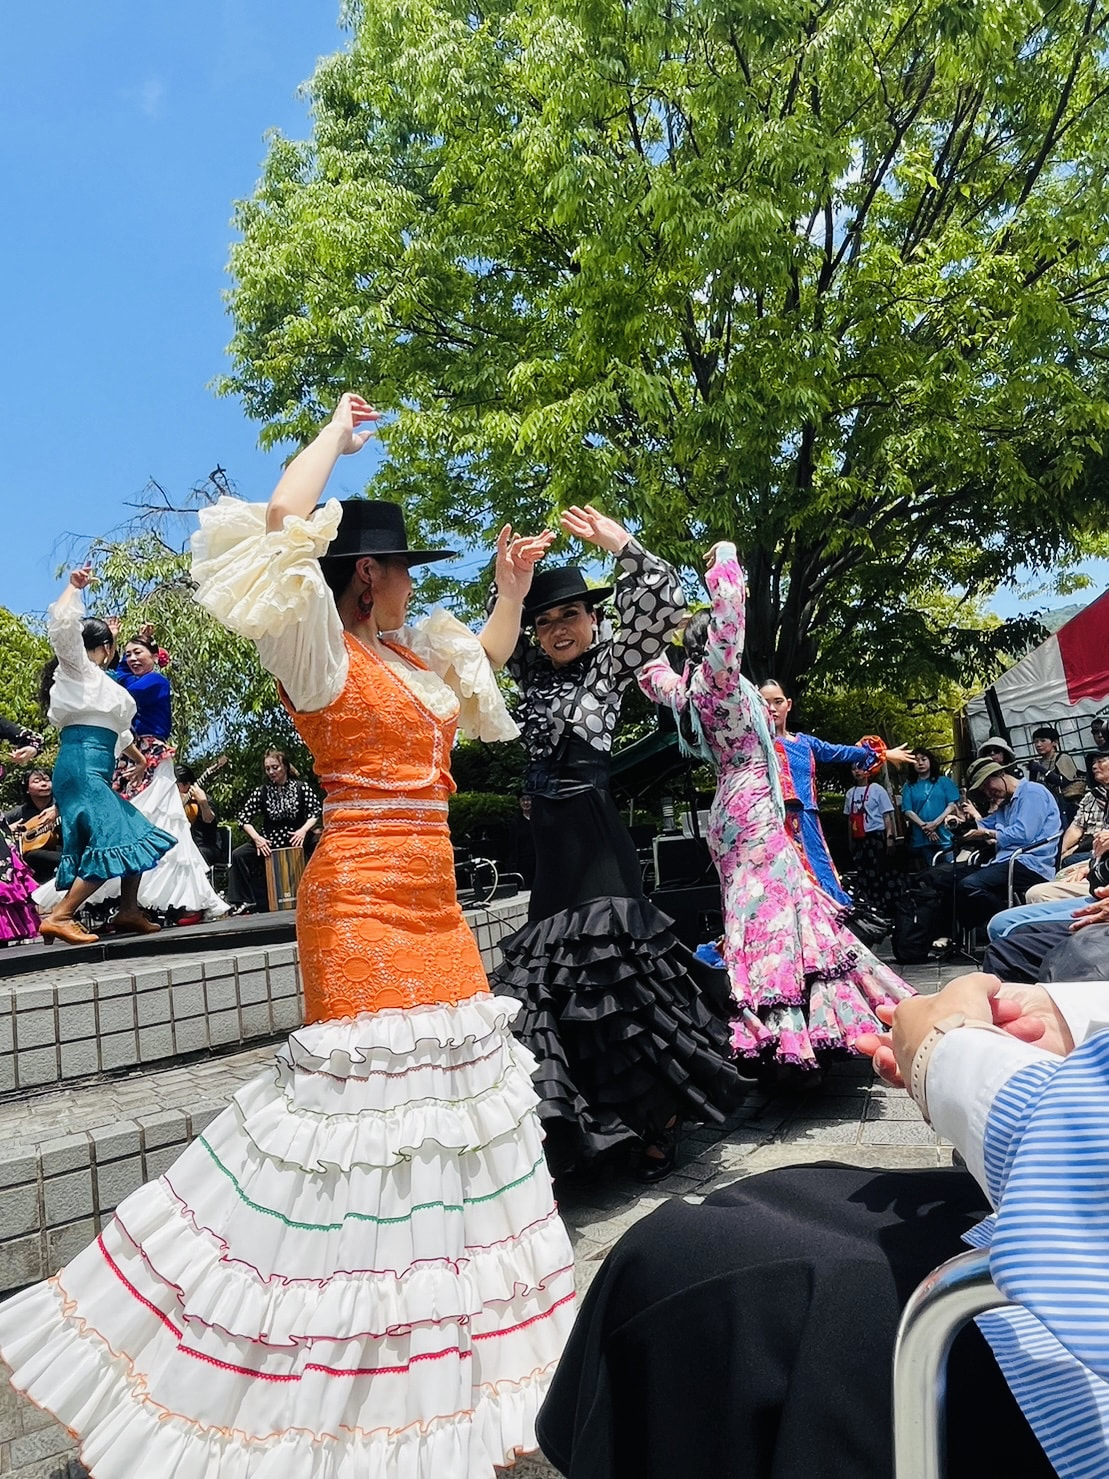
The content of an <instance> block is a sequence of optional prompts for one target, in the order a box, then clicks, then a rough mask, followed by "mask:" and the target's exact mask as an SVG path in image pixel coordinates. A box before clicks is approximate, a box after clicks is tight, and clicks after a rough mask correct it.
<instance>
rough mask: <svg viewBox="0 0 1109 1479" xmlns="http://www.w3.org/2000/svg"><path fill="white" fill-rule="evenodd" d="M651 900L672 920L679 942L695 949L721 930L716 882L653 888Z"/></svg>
mask: <svg viewBox="0 0 1109 1479" xmlns="http://www.w3.org/2000/svg"><path fill="white" fill-rule="evenodd" d="M651 903H652V904H653V905H654V906H655V908H656V909H661V910H662V912H663V914H669V916H670V918H671V919H672V920H673V921H674V933H675V934H676V935H677V937H678V939H679V940H681V942H682V944H683V945H688V946H689V948H690V949H691V950H696V948H697V946H698V945H703V944H704V943H705V941H706V940H717V939H719V938H720V936H721V935H722V934H723V933H724V916H723V912H722V908H721V898H720V885H719V884H718V883H712V884H707V883H706V884H701V885H699V886H698V887H697V888H656V889H655V891H654V893H653V894H652V895H651Z"/></svg>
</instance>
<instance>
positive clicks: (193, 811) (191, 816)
mask: <svg viewBox="0 0 1109 1479" xmlns="http://www.w3.org/2000/svg"><path fill="white" fill-rule="evenodd" d="M230 763H231V756H230V755H220V756H219V758H218V759H216V760H213V761H212V763H211V765H209V766H208V767H207V768H206V769H205V770H202V771H201V772H200V774H199V775H198V776H197V778H196V780H195V781H193V785H194V786H199V787H200V788H201V789H202V790H203V788H204V782H205V781H206V780H207V779H208V777H209V776H210V775H215V773H216V771H217V770H222V769H223V767H224V766H225V765H230ZM190 790H191V788H190ZM199 815H200V802H199V801H191V800H187V801H186V802H185V816H186V817H187V818H188V822H189V826H190V827H191V826H192V825H193V823H194V822H195V821H196V819H197V817H198V816H199Z"/></svg>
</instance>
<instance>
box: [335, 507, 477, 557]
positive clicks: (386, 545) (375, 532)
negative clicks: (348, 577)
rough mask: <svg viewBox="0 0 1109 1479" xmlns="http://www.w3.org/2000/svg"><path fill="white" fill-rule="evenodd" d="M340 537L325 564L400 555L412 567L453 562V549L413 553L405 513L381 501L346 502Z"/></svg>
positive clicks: (426, 550) (337, 535) (339, 530)
mask: <svg viewBox="0 0 1109 1479" xmlns="http://www.w3.org/2000/svg"><path fill="white" fill-rule="evenodd" d="M340 503H341V507H342V510H343V517H342V519H341V521H340V523H339V529H338V533H337V534H336V535H335V538H334V539H333V540H332V541H331V543H330V544H329V545H328V547H327V553H326V554H325V555H321V556H320V559H321V560H360V559H361V558H362V556H363V555H375V556H377V557H379V558H383V557H384V556H386V555H400V556H401V558H402V559H404V560H406V561H407V562H408V564H409V565H430V564H431V563H432V562H433V561H435V560H452V559H453V558H454V556H455V554H456V553H457V551H456V550H452V549H409V547H408V531H407V529H406V528H405V527H404V510H403V509H402V508H401V506H400V504H399V503H388V502H387V501H386V500H384V499H379V498H343V499H341V500H340Z"/></svg>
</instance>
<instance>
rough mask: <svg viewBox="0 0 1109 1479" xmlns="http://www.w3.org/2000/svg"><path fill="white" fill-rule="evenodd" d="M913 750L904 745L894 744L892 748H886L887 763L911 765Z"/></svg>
mask: <svg viewBox="0 0 1109 1479" xmlns="http://www.w3.org/2000/svg"><path fill="white" fill-rule="evenodd" d="M912 763H913V752H912V750H910V749H908V748H907V747H906V746H905V745H894V746H893V748H892V749H890V748H889V747H887V749H886V764H887V765H912Z"/></svg>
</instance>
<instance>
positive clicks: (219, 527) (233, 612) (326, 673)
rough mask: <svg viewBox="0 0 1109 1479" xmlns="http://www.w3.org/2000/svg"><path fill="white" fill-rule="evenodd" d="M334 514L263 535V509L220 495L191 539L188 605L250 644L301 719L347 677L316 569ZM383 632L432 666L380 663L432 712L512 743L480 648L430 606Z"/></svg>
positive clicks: (329, 507)
mask: <svg viewBox="0 0 1109 1479" xmlns="http://www.w3.org/2000/svg"><path fill="white" fill-rule="evenodd" d="M342 512H343V511H342V506H341V505H340V504H339V502H338V500H337V499H334V498H331V499H329V500H328V501H327V503H326V504H324V506H323V507H322V508H317V509H315V510H313V512H312V513H311V514H309V516H308V518H306V519H301V518H296V517H295V516H293V515H289V516H288V517H286V519H285V522H284V526H283V528H281V529H280V530H276V529H275V530H273V531H267V529H266V505H265V504H264V503H244V502H242V501H241V500H240V499H238V498H221V499H220V500H219V501H218V502H217V503H215V504H213V505H212V507H211V508H206V509H202V510H201V512H200V528H199V529H198V530H197V532H196V533H195V534H194V535H193V537H192V551H193V564H192V573H193V579H194V580H195V581H196V582H197V589H196V591H195V592H194V599H195V600H196V601H198V602H199V604H200V605H201V606H203V607H204V608H205V610H206V611H210V612H211V613H212V615H213V616H214V617H215V618H216V620H217V621H219V622H222V624H223V625H224V626H226V627H229V628H230V629H231V631H233V632H237V633H238V634H239V635H240V636H242V637H247V638H249V639H250V640H251V641H252V642H253V643H254V644H255V646H256V647H257V649H258V656H259V657H260V659H261V661H262V666H263V667H264V668H265V669H266V670H267V671H268V672H270V673H272V674H273V676H274V677H275V678H276V679H277V680H278V682H279V683H280V684H281V686H282V687H283V688H284V690H285V692H286V693H287V694H288V695H289V698H290V700H291V702H292V704H293V707H294V708H296V709H298V710H300V711H301V712H302V713H309V714H310V713H315V712H317V711H318V710H320V709H326V708H327V706H328V704H331V703H334V701H335V699H337V698H338V697H339V694H340V693H341V692H342V691H343V684H344V683H345V682H346V679H347V667H348V657H347V648H346V643H345V642H344V640H343V624H342V622H341V621H340V620H339V613H338V611H337V610H336V609H335V601H334V599H333V597H332V594H331V591H330V590H329V588H328V585H327V582H326V581H325V580H324V578H323V572H322V570H321V569H320V565H319V560H320V556H321V555H323V554H326V552H327V549H328V546H329V545H330V544H331V541H332V540H333V539H334V538H335V535H336V532H337V531H338V528H339V520H340V518H341V517H342ZM390 635H391V636H392V637H394V638H395V640H396V641H398V642H399V643H401V644H402V645H403V646H405V647H409V648H411V649H412V651H413V652H415V654H416V656H417V657H419V658H420V660H421V661H422V662H425V663H427V665H428V667H429V668H430V669H431V670H432V671H431V673H425V672H423V670H422V669H419V668H414V667H413V666H412V665H411V664H410V663H407V662H405V661H404V659H403V658H402V657H400V656H399V654H390V655H389V657H388V658H387V659H386V660H387V661H388V662H389V666H390V668H391V669H392V670H393V671H394V672H396V673H397V674H398V676H399V677H401V678H403V680H404V682H405V683H406V684H407V685H408V686H409V687H410V688H411V689H412V691H413V692H414V693H416V694H417V696H418V697H419V698H420V699H421V700H422V701H423V702H424V703H426V704H427V705H428V707H429V708H430V709H431V710H432V712H433V713H435V714H437V715H438V716H439V717H440V718H445V717H447V716H448V715H450V714H451V713H453V712H454V709H455V706H457V708H458V715H459V729H460V730H461V732H462V733H463V734H464V735H465V736H466V737H467V738H469V739H481V740H508V739H515V738H516V736H517V735H518V734H519V729H518V728H517V726H516V725H515V724H514V723H513V721H512V719H511V718H510V717H509V715H508V710H507V709H506V707H505V703H504V698H503V696H502V694H501V691H500V689H499V688H498V687H497V682H496V679H495V677H494V676H493V669H492V666H491V664H490V662H489V659H488V657H487V656H486V653H485V649H484V648H483V647H482V645H481V643H480V642H479V641H478V639H477V638H476V637H475V636H474V634H473V632H471V631H470V630H469V629H468V628H467V627H464V626H463V625H462V623H461V622H460V621H456V620H455V618H454V617H453V616H451V615H450V614H449V613H448V612H446V611H444V610H443V609H442V608H441V607H436V608H435V610H434V611H432V612H431V614H430V616H428V618H427V620H426V621H423V622H420V623H419V624H418V625H416V626H413V627H405V628H404V630H403V631H401V632H397V633H393V634H390Z"/></svg>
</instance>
